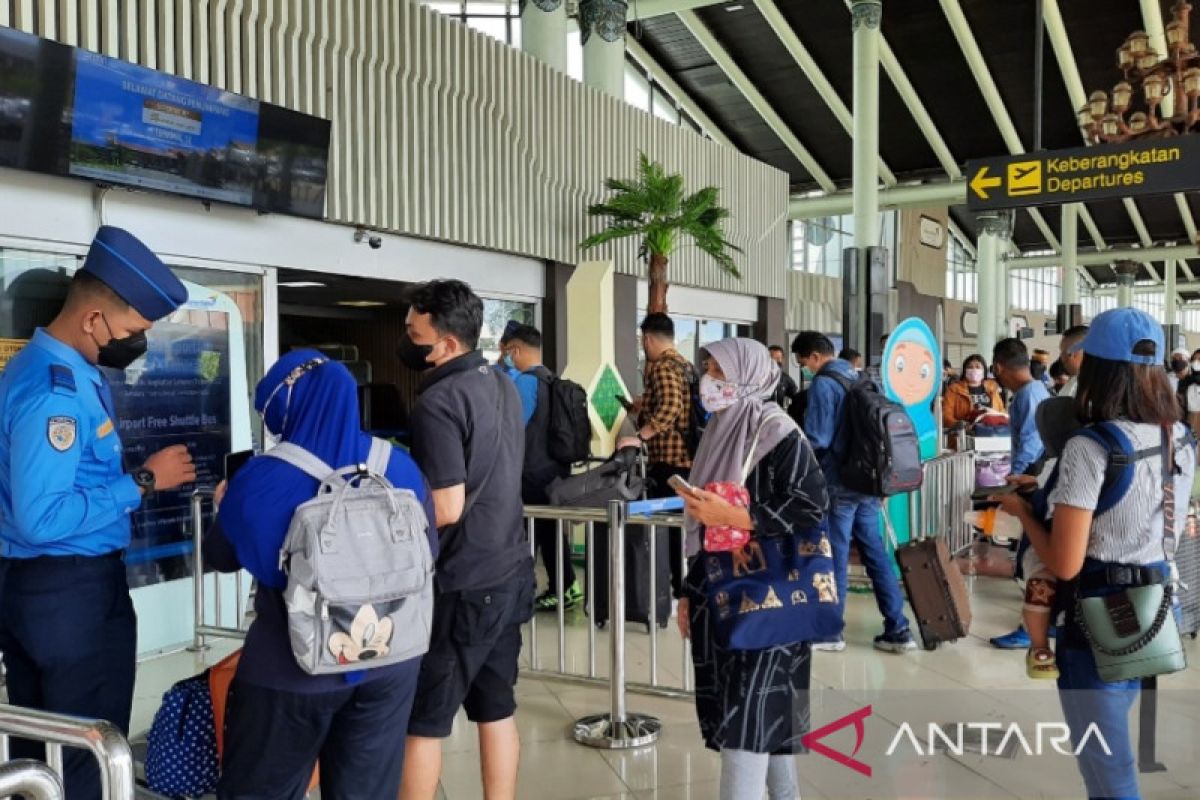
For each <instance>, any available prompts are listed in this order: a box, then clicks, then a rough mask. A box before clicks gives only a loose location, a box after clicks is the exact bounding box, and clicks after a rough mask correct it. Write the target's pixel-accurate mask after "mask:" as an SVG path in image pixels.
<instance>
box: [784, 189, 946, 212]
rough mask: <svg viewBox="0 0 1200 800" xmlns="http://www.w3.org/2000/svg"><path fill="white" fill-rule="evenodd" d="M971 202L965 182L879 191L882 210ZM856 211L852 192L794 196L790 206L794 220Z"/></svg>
mask: <svg viewBox="0 0 1200 800" xmlns="http://www.w3.org/2000/svg"><path fill="white" fill-rule="evenodd" d="M966 202H967V184H966V182H965V181H942V182H939V183H915V184H908V185H901V186H892V187H890V188H887V189H881V190H880V191H879V208H880V210H885V209H892V208H911V207H914V206H960V205H964V204H965V203H966ZM853 210H854V194H853V192H851V191H849V190H844V191H840V192H833V193H831V194H816V195H811V196H809V197H804V196H802V195H793V196H792V201H791V204H790V206H789V214H788V216H790V217H791V218H792V219H814V218H816V217H836V216H838V215H841V214H849V213H851V212H852V211H853Z"/></svg>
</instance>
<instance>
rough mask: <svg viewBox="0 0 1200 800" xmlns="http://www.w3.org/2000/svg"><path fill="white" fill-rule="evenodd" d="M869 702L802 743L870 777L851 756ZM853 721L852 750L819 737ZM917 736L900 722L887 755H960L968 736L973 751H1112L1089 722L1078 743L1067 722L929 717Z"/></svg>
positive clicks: (859, 739)
mask: <svg viewBox="0 0 1200 800" xmlns="http://www.w3.org/2000/svg"><path fill="white" fill-rule="evenodd" d="M871 712H872V707H871V706H865V707H863V708H860V709H859V710H858V711H855V712H853V713H852V714H847V715H846V716H844V717H842V718H841V719H838V720H834V721H833V722H831V723H829V724H828V725H826V726H824V727H823V728H818V729H817V730H815V731H810V732H809V733H808V734H806V735H805V736H804V738H803V739H802V740H801V741H802V743H803V744H804V746H805V747H807V748H808V749H809V750H811V751H812V752H814V753H819V754H820V755H822V756H825V757H826V758H828V759H830V760H831V761H835V762H837V763H838V764H841V765H842V766H844V767H848V768H849V769H852V770H854V771H855V772H857V773H859V774H860V775H865V776H866V777H868V778H870V777H872V776H873V775H874V770H873V769H872V768H871V765H870V764H866V763H864V762H862V761H859V760H858V759H857V758H856V756H857V755H858V752H859V751H860V750H861V749H862V746H863V743H864V742H865V741H866V735H867V728H866V720H867V717H869V716H871ZM850 726H854V733H855V743H854V750H853V751H852V752H850V753H848V754H847V753H843V752H841V751H838V750H834V749H833V748H832V747H830V746H829V745H827V744H825V743H824V742H822V741H821V740H822V739H825V738H826V737H828V736H830V735H832V734H834V733H837V732H838V731H840V730H842V729H843V728H848V727H850ZM924 733H925V736H924V738H922V737H921V736H919V735H918V729H917V728H914V727H913V726H912V725H910V724H909V723H907V722H903V723H901V724H900V729H899V730H898V731H896V735H895V736H893V737H892V741H891V743H890V744H889V745H888V748H887V751H886V752H885V755H887V756H888V757H889V758H890V757H892V756H894V755H896V753H898V752H900V753H903V752H909V751H911V752H912V754H913V755H917V756H933V755H936V754H937V753H939V752H944V753H946V754H948V755H955V756H961V755H963V754H964V753H966V752H967V749H968V745H967V742H968V741H970V742H971V746H970V749H971V751H972V752H978V753H980V754H982V755H985V756H987V755H993V756H1000V755H1010V754H1012V753H1014V752H1016V753H1024V754H1025V755H1027V756H1042V755H1046V754H1047V753H1050V752H1053V753H1057V754H1059V755H1064V756H1077V755H1079V754H1080V753H1081V752H1082V751H1083V749H1084V748H1086V747H1088V746H1089V745H1095V746H1098V747H1100V749H1101V750H1102V751H1103V752H1104V754H1105V755H1107V756H1111V755H1112V748H1111V747H1109V744H1108V741H1107V740H1106V739H1105V738H1104V733H1103V732H1102V731H1101V730H1100V728H1099V727H1098V726H1097V725H1096V723H1094V722H1093V723H1091V724H1090V725H1088V727H1087V728H1086V729H1085V730H1084V732H1083V735H1082V736H1080V737H1079V740H1078V744H1076V745H1074V746H1072V744H1071V741H1072V738H1073V737H1072V735H1071V733H1072V731H1071V728H1070V726H1069V725H1067V724H1066V723H1062V722H1038V723H1036V724H1035V725H1034V726H1033V730H1032V731H1029V730H1028V729H1027V728H1022V727H1021V726H1020V725H1019V724H1018V723H1016V722H1011V723H1008V724H1005V723H1002V722H955V723H948V724H938V723H936V722H931V723H929V725H928V727H927V728H926V730H925V731H924Z"/></svg>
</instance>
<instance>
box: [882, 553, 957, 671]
mask: <svg viewBox="0 0 1200 800" xmlns="http://www.w3.org/2000/svg"><path fill="white" fill-rule="evenodd" d="M896 561H897V562H898V563H899V564H900V575H901V577H902V578H903V579H904V590H905V592H907V593H908V602H909V604H910V605H912V609H913V615H914V616H915V617H916V622H917V627H918V628H919V629H920V631H921V641H922V642H923V643H924V645H925V649H926V650H933V649H934V648H936V647H937V646H938V645H939V644H941V643H942V642H953V641H954V640H956V639H961V638H962V637H964V636H966V635H967V631H968V630H969V629H970V627H971V598H970V596H969V595H968V594H967V584H966V581H964V580H963V576H962V572H960V571H959V569H958V564H956V563H955V562H954V561H952V560H951V558H950V551H949V549H948V548H947V547H946V541H945V539H942V538H940V537H938V538H933V539H920V540H918V541H914V542H909V543H908V544H906V545H903V546H901V547H898V548H896Z"/></svg>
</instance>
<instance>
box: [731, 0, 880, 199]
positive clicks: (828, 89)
mask: <svg viewBox="0 0 1200 800" xmlns="http://www.w3.org/2000/svg"><path fill="white" fill-rule="evenodd" d="M755 5H756V6H757V7H758V10H759V12H760V13H761V14H762V15H763V18H764V19H766V21H767V24H768V25H770V26H771V30H773V31H775V35H776V36H777V37H779V41H780V42H782V43H783V46H784V47H786V48H787V51H788V52H789V53H790V54H791V56H792V59H793V60H794V61H795V62H796V65H797V66H799V67H800V70H801V71H802V72H803V73H804V75H805V77H807V78H808V82H809V83H811V84H812V86H813V88H814V89H816V90H817V94H818V95H820V96H821V99H822V100H824V101H825V105H826V106H828V107H829V110H830V111H832V112H833V116H834V117H836V118H837V121H838V123H839V124H841V126H842V128H843V129H844V130H845V131H846V133H848V134H850V136H851V137H853V136H854V115H853V114H852V113H850V109H849V108H847V107H846V104H845V102H843V101H842V98H841V97H839V96H838V93H837V90H836V89H834V88H833V84H832V83H830V82H829V79H828V78H826V77H825V73H823V72H821V68H820V67H819V66H817V62H816V61H815V60H813V57H812V55H811V54H810V53H809V52H808V49H807V48H806V47H805V46H804V43H803V42H801V41H800V37H798V36H797V35H796V31H795V30H793V29H792V26H791V24H790V23H789V22H788V21H787V19H785V18H784V16H783V14H782V13H780V11H779V6H777V5H775V3H774V2H773V0H756V2H755ZM879 175H880V177H882V178H883V184H884V185H885V186H895V185H896V176H895V175H894V174H893V173H892V171H891V170H890V169H889V168H888V165H887V164H885V163H884V161H883V156H882V155H880V156H879Z"/></svg>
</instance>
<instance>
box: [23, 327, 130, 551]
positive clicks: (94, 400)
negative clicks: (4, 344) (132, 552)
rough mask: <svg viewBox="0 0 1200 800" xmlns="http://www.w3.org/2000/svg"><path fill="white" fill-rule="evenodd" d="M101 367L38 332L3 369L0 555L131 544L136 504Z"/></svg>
mask: <svg viewBox="0 0 1200 800" xmlns="http://www.w3.org/2000/svg"><path fill="white" fill-rule="evenodd" d="M111 398H112V395H111V394H109V392H108V386H107V384H106V383H105V382H104V377H103V376H102V375H101V374H100V370H99V369H97V368H96V367H95V366H93V365H91V364H89V363H88V362H87V360H86V359H85V358H84V357H83V356H82V355H80V354H79V353H78V352H77V351H76V350H75V349H74V348H72V347H70V346H68V345H66V344H64V343H62V342H60V341H58V340H57V339H55V338H54V337H52V336H51V335H50V334H48V333H46V332H45V331H44V330H42V329H40V328H39V329H38V331H37V332H36V333H35V334H34V336H33V339H32V341H30V343H29V344H28V345H27V346H26V347H25V349H23V350H22V351H21V352H19V353H17V355H16V356H14V357H13V359H12V360H11V361H9V362H8V366H7V367H6V368H5V370H4V372H3V373H0V554H2V555H4V556H5V557H8V558H35V557H37V556H47V555H49V556H97V555H104V554H106V553H111V552H113V551H114V550H120V549H122V548H124V547H127V546H128V545H129V536H130V522H129V514H130V513H131V512H132V511H134V510H135V509H136V508H138V507H139V506H140V505H141V503H142V496H141V492H140V491H139V490H138V486H137V484H136V483H135V482H134V480H133V478H131V477H130V476H129V475H126V474H125V469H124V466H123V464H122V462H121V439H120V436H119V435H118V432H117V421H116V419H115V418H114V416H113V412H112V409H111V406H112V399H111Z"/></svg>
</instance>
